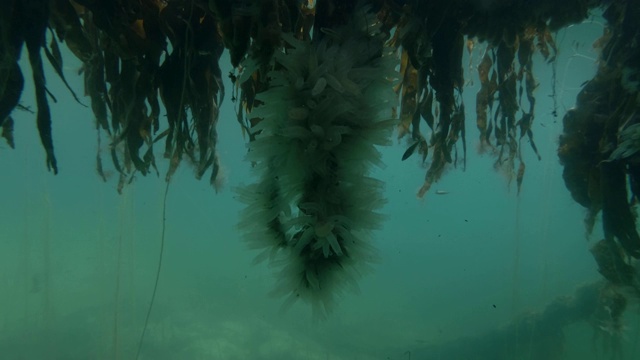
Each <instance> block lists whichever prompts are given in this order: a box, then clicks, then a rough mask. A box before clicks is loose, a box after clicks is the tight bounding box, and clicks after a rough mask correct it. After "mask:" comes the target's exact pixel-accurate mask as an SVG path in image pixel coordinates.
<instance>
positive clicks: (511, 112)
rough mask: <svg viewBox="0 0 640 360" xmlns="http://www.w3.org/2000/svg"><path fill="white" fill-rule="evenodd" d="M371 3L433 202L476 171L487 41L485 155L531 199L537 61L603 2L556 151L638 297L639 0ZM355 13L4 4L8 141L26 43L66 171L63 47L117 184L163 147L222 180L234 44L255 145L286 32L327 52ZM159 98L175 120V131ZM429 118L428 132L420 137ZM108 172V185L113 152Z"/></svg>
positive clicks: (230, 2) (610, 265) (0, 71)
mask: <svg viewBox="0 0 640 360" xmlns="http://www.w3.org/2000/svg"><path fill="white" fill-rule="evenodd" d="M367 3H368V6H369V7H370V9H371V11H373V12H374V13H375V14H376V18H377V21H378V22H379V25H380V31H381V32H382V33H383V34H385V36H386V42H387V45H388V46H391V47H395V48H396V49H398V51H399V52H400V61H399V63H400V73H399V78H400V82H399V83H398V85H397V86H396V88H395V90H396V93H397V94H398V96H399V97H400V106H399V109H397V117H398V118H399V121H398V135H399V137H401V138H408V139H409V140H408V148H407V150H406V152H405V154H404V156H403V160H404V159H407V158H409V157H410V156H412V155H413V154H414V153H418V154H419V155H420V156H422V161H423V162H427V161H430V162H429V166H428V170H427V172H426V175H425V180H424V184H423V186H422V188H421V189H420V191H419V193H418V195H419V196H424V195H425V193H426V192H427V191H428V190H429V189H430V187H431V186H432V184H433V183H434V182H436V181H438V180H439V179H440V177H441V176H442V174H443V172H444V170H445V168H446V166H447V165H451V164H453V165H456V164H457V163H458V162H459V161H461V162H462V163H463V164H464V161H465V160H464V159H465V157H466V121H465V110H464V109H465V107H464V104H463V101H462V96H461V94H462V91H463V88H464V85H465V79H464V71H463V63H462V61H463V60H462V59H463V55H464V51H465V48H466V49H467V50H468V51H469V54H470V55H472V54H473V52H472V50H473V48H474V46H475V45H476V44H478V43H481V42H484V43H486V44H487V47H486V51H485V52H484V54H483V55H482V58H481V60H480V62H479V66H478V67H477V71H478V76H479V80H480V90H479V92H478V93H477V95H476V121H475V123H476V126H477V128H478V130H479V141H480V149H481V150H482V151H489V152H491V153H493V154H494V155H495V156H496V162H495V164H496V167H498V168H500V169H503V170H505V172H506V173H507V174H508V175H509V176H510V177H513V178H515V180H516V183H517V186H518V189H520V187H521V185H522V181H523V177H524V173H525V162H524V160H523V157H522V154H521V149H520V148H521V146H520V143H521V141H522V139H525V140H526V141H528V142H529V143H530V145H531V146H532V148H533V151H534V152H535V153H536V155H537V156H538V158H539V155H538V152H537V149H536V146H535V143H534V141H533V132H532V124H533V122H534V119H535V112H534V109H535V103H536V99H535V97H534V94H533V93H534V89H535V88H536V81H535V79H534V75H533V66H532V65H533V61H532V58H533V55H534V54H535V53H536V52H539V53H540V54H541V55H542V56H543V57H544V58H545V59H546V60H547V61H549V62H553V61H554V60H555V58H556V51H557V48H556V45H555V42H554V37H553V35H552V34H553V33H554V32H555V31H557V30H558V29H561V28H563V27H566V26H568V25H570V24H574V23H578V22H581V21H583V20H585V19H586V18H587V17H588V16H589V11H590V10H592V9H595V8H597V7H602V8H603V11H604V18H605V20H606V21H607V24H606V29H605V30H606V31H605V35H604V36H603V38H602V39H601V40H600V41H599V44H600V45H601V47H600V48H601V50H602V54H601V57H600V59H599V63H598V66H599V68H598V73H597V74H596V76H595V77H594V78H593V79H592V80H590V81H588V82H587V83H586V84H585V85H584V87H583V90H582V91H581V92H580V94H579V96H578V98H577V106H576V107H575V108H574V109H572V110H570V111H569V112H568V113H567V114H566V115H565V116H564V120H563V125H564V133H563V134H562V136H561V139H560V147H559V149H558V154H559V157H560V160H561V162H562V164H563V166H564V179H565V183H566V185H567V188H568V189H569V190H570V192H571V194H572V196H573V197H574V199H575V200H576V201H577V202H579V203H580V204H581V205H583V206H585V207H586V208H587V209H588V210H589V216H588V223H589V224H590V225H589V227H590V228H591V227H592V226H593V223H594V221H595V217H596V215H597V214H598V213H600V211H602V219H603V221H602V222H603V226H604V233H605V239H604V240H603V243H599V245H597V246H596V247H594V251H593V252H594V255H595V257H596V259H597V260H598V264H599V266H600V269H601V272H602V273H603V275H604V276H605V277H606V278H607V279H608V280H610V281H611V282H613V283H616V284H622V285H625V286H636V287H637V274H636V272H635V271H633V269H631V267H632V265H631V260H630V259H631V258H638V257H640V237H639V236H638V233H637V231H636V218H635V215H634V213H633V205H634V204H635V203H636V202H637V198H638V194H639V193H640V185H638V184H639V182H640V178H639V176H640V166H639V165H638V164H640V162H639V161H638V159H639V156H640V125H638V123H640V121H639V120H640V115H639V114H638V111H637V110H638V105H639V96H638V94H639V90H638V89H639V84H640V79H639V78H640V69H639V67H640V46H639V45H638V44H639V43H640V34H639V31H640V30H639V28H638V26H637V25H636V24H638V23H639V22H640V3H639V1H638V0H609V1H605V0H567V1H557V0H540V1H536V2H528V1H510V0H509V1H508V0H486V1H471V0H451V1H439V0H432V1H429V0H370V1H367ZM355 8H356V1H355V0H346V1H342V0H318V1H300V0H253V1H252V0H244V1H235V0H113V1H102V0H8V1H5V3H4V4H3V11H1V12H0V126H1V127H2V136H3V137H4V138H5V139H6V141H7V142H8V143H9V145H10V146H12V147H13V146H14V140H13V120H12V118H11V112H12V111H13V110H14V109H16V108H19V107H23V106H21V105H20V103H19V101H20V96H21V93H22V89H23V85H24V78H23V75H22V71H21V69H20V66H19V64H18V59H19V57H20V54H21V50H22V48H23V46H24V45H25V44H26V47H27V51H28V56H29V62H30V65H31V68H32V73H33V83H34V86H35V95H36V96H35V98H36V104H37V115H36V119H37V128H38V131H39V134H40V138H41V142H42V145H43V146H44V149H45V151H46V163H47V166H48V167H49V168H50V169H51V170H52V171H53V172H54V173H55V172H57V171H58V166H57V162H56V157H55V153H54V144H53V139H52V132H51V128H52V119H51V114H50V109H49V105H48V98H52V99H55V97H54V95H53V94H51V93H50V92H49V91H48V90H47V87H46V82H45V73H44V70H43V61H42V59H41V53H42V50H44V53H45V55H46V58H47V59H48V61H49V62H50V63H51V65H52V66H53V68H54V69H55V71H56V72H57V74H58V76H60V77H61V78H62V79H63V80H64V75H63V63H62V61H63V59H62V56H61V51H60V49H59V43H61V42H64V43H66V45H67V47H68V48H69V49H70V50H71V51H72V52H73V54H74V55H75V56H76V57H78V58H79V59H80V60H81V61H82V63H83V67H82V72H83V75H84V84H85V94H86V95H87V96H89V98H90V102H91V104H90V106H91V109H92V110H93V113H94V116H95V119H96V125H97V128H98V141H100V136H101V135H100V134H103V135H104V134H106V135H107V136H108V142H109V144H108V151H109V153H110V157H111V159H112V162H113V165H114V167H115V169H116V170H117V171H118V173H119V174H120V185H119V189H121V188H122V186H124V184H126V183H127V182H128V181H130V179H131V178H132V175H133V174H134V173H135V172H139V173H142V174H147V173H149V172H150V171H152V170H155V171H156V172H157V168H156V160H155V158H154V152H153V145H154V143H156V142H157V141H160V140H164V142H165V149H164V157H165V158H167V159H169V168H168V171H167V174H166V178H167V180H169V179H170V178H171V176H172V174H173V173H174V172H175V170H176V168H177V167H178V165H179V164H180V162H181V160H182V159H183V158H184V157H186V158H187V159H189V161H190V162H191V163H192V164H194V166H195V169H196V171H195V173H196V176H197V177H198V178H200V177H202V176H203V175H204V174H205V173H206V172H207V171H209V170H210V181H211V182H212V184H216V181H217V179H218V175H219V168H220V167H219V160H218V156H217V154H216V143H217V138H218V134H217V132H216V123H217V121H218V114H219V106H220V104H221V102H222V101H223V97H224V88H223V85H222V75H221V70H220V66H219V62H220V59H221V56H222V53H223V50H224V49H225V48H226V49H227V50H228V51H229V54H230V57H231V64H232V66H233V67H234V68H244V72H242V73H241V75H240V77H236V75H234V74H231V78H232V80H233V81H234V86H235V90H234V96H233V97H232V100H233V101H237V102H238V106H237V116H238V119H237V120H238V122H239V123H240V124H241V126H242V129H243V132H244V133H245V134H247V135H248V138H249V141H251V142H253V141H254V140H255V139H256V135H257V134H258V133H259V130H255V126H256V125H257V124H259V122H260V121H261V119H260V118H255V117H251V112H252V110H253V109H254V108H259V107H260V106H261V105H263V104H262V103H261V102H260V100H259V96H258V97H256V95H257V94H259V93H261V92H264V91H266V90H267V89H269V86H270V85H269V77H268V76H267V75H268V74H269V72H270V71H273V70H274V69H275V70H282V69H284V67H282V66H281V65H278V63H277V62H274V61H273V55H274V54H275V53H279V54H286V53H287V51H288V50H290V49H291V45H290V43H287V42H285V41H283V40H282V39H283V36H282V35H283V34H285V33H288V34H292V36H293V38H295V39H297V40H299V41H303V42H314V43H318V42H320V41H321V40H322V38H323V37H324V36H326V34H327V33H330V29H334V28H337V27H339V26H341V25H344V24H346V23H348V22H349V21H350V19H351V18H352V16H353V12H354V9H355ZM465 37H466V38H465ZM47 39H48V40H47ZM472 60H473V59H472ZM279 66H280V68H278V67H279ZM65 83H66V81H65ZM72 93H73V91H72ZM74 96H75V94H74ZM553 96H554V97H555V94H553ZM76 99H77V100H78V102H81V100H80V99H78V98H77V97H76ZM554 99H555V98H554ZM160 101H162V103H163V104H164V107H165V109H166V124H161V122H162V121H161V116H160V111H161V110H160V109H161V107H160ZM23 108H24V107H23ZM553 116H557V112H556V110H555V109H554V112H553ZM423 121H424V123H425V125H426V127H425V126H423V127H422V128H421V124H422V123H423ZM163 125H164V126H163ZM459 145H461V148H462V156H459V154H458V146H459ZM459 158H460V159H459ZM516 161H517V164H516ZM97 169H98V172H99V174H100V175H101V176H102V177H105V172H104V171H103V167H102V159H101V152H100V150H99V151H98V154H97ZM627 187H629V188H630V190H631V193H632V196H630V197H629V196H628V194H627V193H628V190H627ZM629 198H630V199H629Z"/></svg>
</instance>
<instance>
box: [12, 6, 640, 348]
mask: <svg viewBox="0 0 640 360" xmlns="http://www.w3.org/2000/svg"><path fill="white" fill-rule="evenodd" d="M602 31H603V25H602V23H601V22H600V21H599V20H598V18H597V17H595V18H594V19H592V20H590V21H587V22H585V23H583V24H580V25H575V26H572V27H569V28H567V29H564V30H561V31H560V32H559V33H558V34H557V42H558V45H559V49H560V50H559V58H558V60H557V63H556V70H557V76H556V82H555V88H556V92H557V98H556V99H557V105H558V108H557V110H558V116H554V115H553V111H554V101H553V100H554V99H553V98H552V97H551V94H552V89H553V87H554V83H553V81H552V69H553V65H552V64H546V63H544V60H543V59H542V58H541V57H540V55H539V54H538V55H536V63H535V67H534V71H535V76H536V78H537V80H538V82H539V83H540V85H539V86H538V88H537V90H536V92H535V95H536V97H537V100H538V102H537V104H536V113H537V115H536V119H535V121H534V125H533V130H534V136H535V139H536V141H537V145H538V148H539V151H540V155H541V156H542V160H541V161H538V160H537V158H536V157H535V154H533V151H531V150H530V148H529V145H528V144H527V143H526V142H523V143H522V144H521V146H522V150H523V154H524V156H525V161H526V163H527V173H526V175H525V179H524V183H523V186H522V191H521V193H520V194H519V195H518V194H517V192H516V188H515V184H509V183H508V181H507V178H506V176H505V175H504V174H501V173H500V172H498V171H495V170H494V169H493V161H494V159H493V158H492V157H490V156H488V155H485V156H481V155H478V154H477V152H476V151H475V150H476V145H477V143H478V141H477V133H476V129H475V127H472V126H468V129H467V143H468V144H469V145H470V146H469V151H468V159H467V168H466V170H465V171H463V170H462V169H461V168H457V169H455V168H451V169H450V170H449V171H448V172H447V174H446V175H445V177H444V178H443V180H441V181H440V182H439V183H437V184H436V185H435V186H434V188H433V189H432V192H431V193H429V194H427V196H426V197H425V199H423V200H417V199H416V196H415V194H416V191H417V190H418V189H419V187H420V186H421V185H422V180H423V177H424V172H425V171H426V170H425V169H424V168H422V167H421V165H420V164H419V162H418V160H417V159H416V158H417V157H412V158H410V160H407V161H404V162H401V161H400V159H401V157H402V154H403V152H404V150H405V149H406V146H405V144H404V143H402V144H398V143H397V142H396V143H395V144H394V145H393V146H391V147H388V148H385V149H383V155H384V162H385V164H386V165H387V166H386V168H385V169H381V170H378V171H376V173H375V176H376V177H378V178H380V179H382V180H384V181H385V182H386V196H387V198H388V204H387V205H386V206H385V208H384V213H386V214H387V215H388V219H387V221H386V222H385V223H384V226H383V229H382V230H381V231H378V232H376V233H375V236H374V238H373V239H372V241H373V242H374V243H375V246H376V247H377V248H378V249H379V251H380V254H381V258H382V259H381V262H380V264H378V265H377V267H376V269H375V273H373V274H372V275H369V276H367V277H365V278H364V279H363V280H362V281H361V282H360V293H358V294H350V295H348V296H346V297H345V298H344V299H343V300H342V301H341V303H340V304H339V307H337V308H336V309H334V312H333V314H332V316H331V317H330V318H329V319H328V320H326V321H323V322H320V323H317V322H313V321H312V320H311V316H310V311H309V309H308V308H307V307H306V306H304V305H303V304H298V305H296V306H295V307H294V308H293V309H291V310H290V311H288V312H286V313H282V312H281V311H280V305H281V300H279V299H273V298H271V297H269V296H268V292H269V291H270V289H271V287H272V285H273V275H272V271H271V269H269V267H268V266H267V265H265V264H260V265H257V266H253V265H251V261H252V259H253V257H254V256H255V255H256V254H255V253H253V252H252V251H250V250H248V249H246V248H245V245H244V244H243V242H242V241H241V239H240V236H239V232H238V230H237V228H236V223H237V221H238V212H239V210H240V208H241V205H240V204H239V203H238V202H237V201H235V200H234V192H233V188H234V187H236V186H238V185H240V184H245V183H250V182H251V181H250V180H251V178H252V173H251V169H250V168H251V166H250V164H249V163H248V162H246V161H244V160H243V158H244V155H245V152H246V147H245V139H243V137H242V133H241V129H240V127H239V125H238V123H237V122H236V119H235V113H234V109H233V106H235V104H233V103H231V102H230V101H229V96H227V99H226V100H225V102H224V103H223V106H222V111H221V115H220V123H219V125H218V131H219V133H220V140H219V148H218V149H219V152H220V156H221V161H222V164H223V172H224V176H225V177H226V181H225V187H224V188H223V190H222V191H221V192H220V193H218V194H216V193H215V191H214V189H212V188H211V187H210V185H209V184H208V182H207V181H196V180H194V177H193V169H192V168H190V167H189V166H188V165H186V163H183V165H181V167H180V169H179V170H178V172H177V174H176V175H175V176H174V178H173V180H172V182H171V184H170V187H169V193H168V198H167V213H166V234H165V235H166V236H165V251H164V262H163V268H162V272H161V274H160V282H159V287H158V292H157V298H156V302H155V305H154V309H153V312H152V314H151V317H150V319H149V327H148V330H147V334H146V337H145V341H144V344H143V346H142V352H141V356H140V358H141V359H363V360H364V359H422V358H428V356H429V355H426V353H424V351H425V350H424V349H427V348H429V347H430V346H432V345H433V346H437V345H438V344H443V343H446V342H450V341H454V342H455V341H456V339H460V338H464V337H466V336H472V335H475V336H478V335H481V334H485V333H488V332H491V331H493V330H495V329H499V328H500V327H502V326H504V325H505V324H508V323H510V322H513V321H515V320H516V319H518V317H520V316H522V314H526V313H531V312H535V311H540V310H541V309H543V308H544V307H545V306H546V305H547V304H549V303H550V302H551V301H553V300H554V299H556V298H557V297H558V296H562V295H571V294H572V293H573V291H574V290H575V288H576V287H577V286H579V285H581V284H584V283H589V282H594V281H597V280H599V279H600V275H599V274H598V273H597V270H596V264H595V262H594V260H593V259H592V257H591V255H590V253H589V251H588V249H589V246H590V244H592V243H593V242H594V241H597V240H599V239H600V238H601V237H600V236H601V234H600V233H599V232H598V231H597V230H596V232H595V233H594V234H592V235H591V236H587V235H586V232H585V227H584V225H583V218H584V215H585V212H584V211H583V209H582V208H581V207H580V206H579V205H577V204H576V203H575V202H574V201H573V200H572V199H571V197H570V195H569V192H568V191H567V190H566V188H565V186H564V183H563V181H562V177H561V173H562V169H561V167H560V164H559V162H558V159H557V156H556V154H555V152H556V148H557V138H558V135H559V134H560V132H561V130H562V115H564V113H565V111H566V110H567V109H569V108H570V107H571V106H572V105H573V103H574V100H575V96H576V94H577V92H578V91H579V89H580V86H581V84H582V83H583V82H584V81H586V80H588V79H591V78H592V76H593V74H594V73H595V69H596V66H597V64H596V59H597V56H598V54H597V53H596V52H595V51H594V50H593V49H592V47H591V44H592V42H593V41H594V40H595V39H596V38H597V37H599V36H600V35H601V34H602ZM484 49H485V45H483V44H477V46H476V47H475V49H474V51H473V54H472V58H471V60H470V59H469V57H468V55H467V57H466V58H465V59H464V61H463V64H469V63H470V64H471V66H472V67H471V68H466V69H465V71H466V75H465V76H466V78H467V79H469V80H470V82H469V83H468V84H467V86H465V88H464V98H465V103H466V104H467V106H466V109H467V112H468V113H467V120H468V121H471V122H470V123H472V122H473V119H475V113H474V109H475V94H476V92H477V90H478V88H479V81H478V78H477V72H476V70H475V66H476V65H477V64H478V63H479V60H480V59H481V55H482V52H483V51H484ZM64 55H65V56H64V59H65V71H66V76H67V79H68V80H69V82H70V83H71V86H72V88H73V89H75V90H76V91H77V92H81V89H82V88H83V84H82V80H81V77H79V76H77V74H76V72H77V70H78V69H79V67H80V63H79V61H77V60H76V59H74V58H73V56H72V55H71V54H70V53H69V52H65V53H64ZM24 58H26V56H23V59H22V62H21V65H23V67H22V68H23V71H24V72H25V78H27V79H29V78H30V76H31V74H30V70H28V69H29V67H28V64H27V62H26V61H25V59H24ZM223 59H224V61H228V56H226V55H225V56H223ZM230 70H231V67H230V65H229V64H228V63H226V65H224V66H223V73H224V74H226V73H228V72H229V71H230ZM47 75H48V76H47V79H48V88H49V89H50V90H51V92H52V93H53V94H55V96H56V98H57V100H58V102H57V103H56V104H52V114H53V116H52V117H53V122H54V130H53V136H54V144H55V147H56V152H57V154H58V162H59V168H60V173H59V175H57V176H53V175H52V174H51V173H48V172H47V171H46V166H45V162H44V151H43V150H42V148H41V146H40V142H39V139H38V136H37V131H36V129H35V116H34V115H33V114H31V113H28V112H25V111H16V112H14V114H13V115H14V118H15V120H16V124H15V127H16V129H15V136H16V149H15V150H11V149H10V148H9V147H8V146H7V145H6V144H5V143H4V142H2V144H0V186H1V188H2V195H1V198H0V202H1V204H2V206H0V228H1V232H0V239H1V240H0V354H1V355H0V358H3V359H134V358H135V354H136V351H137V348H138V344H139V340H140V334H141V332H142V327H143V324H144V320H145V316H146V312H147V308H148V305H149V300H150V296H151V292H152V289H153V284H154V281H155V275H156V268H157V262H158V256H159V250H160V240H161V228H162V220H163V214H162V210H163V195H164V189H165V183H164V180H163V176H160V177H156V176H155V175H149V176H147V177H142V176H137V177H136V179H135V181H134V182H133V183H132V184H130V185H128V186H126V187H125V189H124V192H123V194H121V195H118V193H117V191H116V187H117V176H116V175H115V174H112V176H111V177H110V179H109V180H108V181H107V182H106V183H104V182H102V181H101V179H100V178H99V176H98V175H97V173H96V171H95V154H96V147H97V143H96V137H95V134H96V129H95V121H94V119H93V115H92V113H91V111H90V109H89V108H87V107H83V106H81V105H79V104H77V103H76V102H75V101H74V100H73V98H72V97H71V95H70V93H69V92H68V91H67V90H66V89H65V88H64V86H63V85H62V84H61V82H60V81H59V79H58V78H57V77H56V76H55V74H54V72H53V71H52V69H51V68H47ZM225 81H226V83H225V86H226V88H227V93H229V92H230V90H231V84H230V83H229V81H228V78H226V77H225ZM25 86H26V88H25V91H24V93H23V98H22V101H21V103H22V104H23V105H25V106H28V107H31V108H34V107H35V100H34V97H33V88H32V87H31V83H30V81H27V82H26V84H25ZM81 100H82V101H83V102H84V103H85V104H88V103H89V100H88V98H82V99H81ZM105 142H106V141H103V144H102V146H103V147H104V146H106V144H105ZM394 142H395V141H394ZM157 149H159V147H157ZM157 149H156V151H159V150H157ZM156 157H157V158H160V157H161V154H160V153H157V154H156ZM166 165H167V164H166V163H165V162H162V161H161V162H160V173H161V174H164V172H165V171H166ZM434 190H441V191H443V192H447V194H443V195H436V194H435V191H434ZM597 228H598V227H597V226H596V229H597ZM626 323H627V327H628V330H627V333H626V334H625V338H624V339H623V341H622V345H623V350H624V352H623V353H624V357H621V358H626V359H634V358H636V357H637V356H639V355H640V349H638V348H637V345H636V343H638V340H640V332H639V328H640V320H639V319H638V316H637V307H635V306H634V307H631V308H630V309H629V310H628V311H627V316H626ZM564 332H565V351H564V358H566V359H609V358H612V357H611V356H612V354H611V352H609V353H607V352H605V351H604V349H603V344H602V343H601V342H600V341H598V340H597V339H596V340H595V341H594V339H592V335H593V329H592V326H591V325H589V324H587V323H586V322H584V323H578V324H575V325H573V326H571V327H569V328H566V329H564ZM513 341H522V342H526V339H517V338H516V337H514V339H513ZM594 349H595V351H594ZM524 356H525V357H521V358H523V359H530V358H531V356H529V357H527V356H526V355H524ZM442 359H446V357H442ZM479 359H480V358H479Z"/></svg>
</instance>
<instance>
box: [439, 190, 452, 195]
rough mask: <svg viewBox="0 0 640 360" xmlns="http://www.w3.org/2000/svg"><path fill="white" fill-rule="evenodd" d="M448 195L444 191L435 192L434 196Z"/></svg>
mask: <svg viewBox="0 0 640 360" xmlns="http://www.w3.org/2000/svg"><path fill="white" fill-rule="evenodd" d="M448 193H449V192H448V191H446V190H436V195H447V194H448Z"/></svg>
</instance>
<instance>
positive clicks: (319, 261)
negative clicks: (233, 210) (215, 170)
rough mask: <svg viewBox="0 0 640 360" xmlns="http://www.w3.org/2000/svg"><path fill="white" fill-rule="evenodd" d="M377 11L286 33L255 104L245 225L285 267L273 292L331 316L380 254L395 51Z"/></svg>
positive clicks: (255, 242)
mask: <svg viewBox="0 0 640 360" xmlns="http://www.w3.org/2000/svg"><path fill="white" fill-rule="evenodd" d="M378 28H379V23H378V22H377V20H376V18H375V16H373V15H372V14H369V13H367V11H366V9H364V8H360V9H358V10H357V11H356V12H355V18H354V21H352V22H351V23H350V24H349V25H347V26H345V27H343V28H341V29H337V30H335V31H331V32H327V34H325V36H324V37H323V39H322V40H321V41H317V42H302V41H299V40H297V39H295V38H294V37H293V36H291V35H286V34H285V35H284V36H283V38H284V41H285V42H286V48H287V50H286V51H285V52H282V53H277V54H276V55H274V62H275V63H274V64H273V69H274V70H272V71H271V72H269V73H268V75H267V76H268V78H269V79H270V86H269V89H268V90H266V91H264V92H262V93H260V94H258V95H257V96H256V98H257V99H258V100H260V101H261V102H263V103H264V105H262V106H260V107H257V108H255V109H254V110H253V112H252V113H251V116H252V117H254V118H260V119H261V120H260V121H259V122H258V123H257V125H255V127H254V128H253V131H254V132H256V133H257V136H256V139H255V141H253V142H251V143H250V145H249V153H248V160H249V161H251V162H252V163H254V164H255V169H256V171H258V172H259V174H260V180H259V182H258V183H256V184H252V185H249V186H246V187H243V188H241V189H239V190H238V193H239V199H240V200H241V201H242V202H244V203H245V204H246V208H245V210H244V211H243V213H242V214H241V216H242V220H241V223H240V228H241V229H242V230H243V232H244V233H245V238H246V240H247V242H248V244H249V246H250V247H251V248H255V249H261V250H262V253H261V254H260V255H258V257H257V258H256V260H258V261H261V260H264V259H267V258H268V259H270V262H271V263H272V264H273V265H275V266H276V267H277V268H278V274H277V275H278V279H277V286H276V289H275V290H274V294H276V295H279V296H284V297H285V298H286V301H285V305H290V304H292V303H293V302H295V301H296V300H297V299H302V300H304V301H305V302H308V303H311V305H312V309H313V312H314V314H315V315H317V316H319V317H323V316H325V315H326V314H327V313H328V312H329V311H330V310H331V307H332V305H333V304H334V303H335V301H336V298H337V297H339V296H340V295H341V294H343V293H344V290H346V289H348V288H352V289H357V283H356V280H357V279H358V278H359V277H360V276H361V275H362V274H363V273H364V272H365V271H366V270H367V269H368V268H369V267H370V264H371V263H372V262H374V261H375V259H376V252H375V249H374V247H373V246H372V244H371V231H372V230H375V229H377V228H378V227H379V226H380V224H381V222H382V220H383V216H382V215H381V214H379V213H378V212H377V211H378V210H379V209H380V208H381V206H382V205H383V204H384V202H385V200H384V199H383V197H382V190H383V183H382V182H381V181H378V180H376V179H373V178H371V177H370V176H369V173H370V171H371V168H372V166H382V162H381V160H380V153H379V151H378V150H377V149H376V147H377V146H381V145H387V144H388V143H389V138H390V132H391V131H392V128H393V123H394V120H393V119H391V118H390V116H391V113H392V112H391V108H392V107H393V106H394V105H395V103H396V97H395V95H394V92H393V89H392V87H393V81H394V79H395V78H396V77H397V74H396V71H395V70H394V69H395V65H396V58H395V56H393V54H391V53H390V52H389V51H388V49H387V48H385V47H384V46H383V40H384V39H383V38H384V36H383V35H382V34H380V33H379V29H378Z"/></svg>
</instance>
